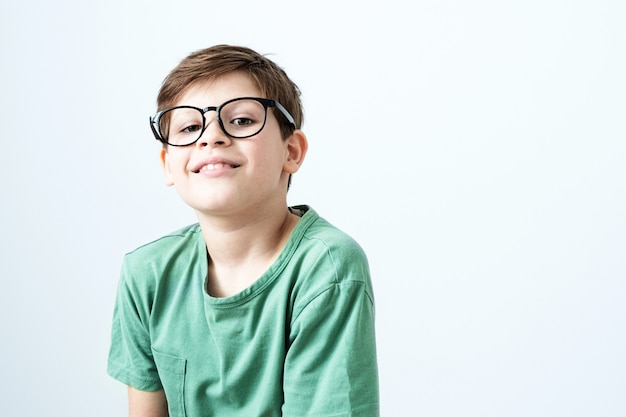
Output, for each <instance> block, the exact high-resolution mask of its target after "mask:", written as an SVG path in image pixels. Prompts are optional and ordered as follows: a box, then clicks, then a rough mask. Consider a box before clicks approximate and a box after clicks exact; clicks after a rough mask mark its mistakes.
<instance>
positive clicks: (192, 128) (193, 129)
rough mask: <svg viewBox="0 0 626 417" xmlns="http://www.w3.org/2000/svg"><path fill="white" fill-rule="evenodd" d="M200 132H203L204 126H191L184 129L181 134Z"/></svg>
mask: <svg viewBox="0 0 626 417" xmlns="http://www.w3.org/2000/svg"><path fill="white" fill-rule="evenodd" d="M199 130H202V126H200V125H189V126H187V127H184V128H183V129H181V133H192V132H197V131H199Z"/></svg>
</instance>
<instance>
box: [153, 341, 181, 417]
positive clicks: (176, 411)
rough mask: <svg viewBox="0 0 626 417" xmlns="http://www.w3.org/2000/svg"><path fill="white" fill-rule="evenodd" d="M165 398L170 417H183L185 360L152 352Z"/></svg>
mask: <svg viewBox="0 0 626 417" xmlns="http://www.w3.org/2000/svg"><path fill="white" fill-rule="evenodd" d="M152 354H153V357H154V362H155V363H156V367H157V371H158V372H159V378H160V379H161V384H162V385H163V389H164V390H165V396H166V398H167V408H168V409H169V412H170V417H185V416H186V413H185V374H186V371H187V360H186V359H183V358H179V357H177V356H172V355H166V354H164V353H160V352H157V351H155V350H154V349H153V350H152Z"/></svg>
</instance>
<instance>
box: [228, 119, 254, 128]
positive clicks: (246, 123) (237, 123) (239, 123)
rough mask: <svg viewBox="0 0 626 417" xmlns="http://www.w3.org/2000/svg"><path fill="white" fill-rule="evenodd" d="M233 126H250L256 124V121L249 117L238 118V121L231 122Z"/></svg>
mask: <svg viewBox="0 0 626 417" xmlns="http://www.w3.org/2000/svg"><path fill="white" fill-rule="evenodd" d="M230 123H231V124H234V125H235V126H250V125H251V124H253V123H254V120H252V119H248V118H247V117H238V118H236V119H233V120H231V122H230Z"/></svg>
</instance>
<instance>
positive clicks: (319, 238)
mask: <svg viewBox="0 0 626 417" xmlns="http://www.w3.org/2000/svg"><path fill="white" fill-rule="evenodd" d="M300 221H301V222H302V224H301V225H300V230H299V231H298V234H299V236H296V238H297V239H298V244H297V249H296V250H295V253H294V256H293V257H292V259H291V264H292V265H293V266H294V268H296V269H295V272H296V274H297V275H298V277H297V282H296V285H295V287H294V292H293V295H295V296H297V297H298V298H299V299H300V300H311V299H314V298H316V297H317V296H318V295H321V294H322V293H324V292H326V291H328V290H330V289H333V288H335V289H337V288H339V287H341V288H344V289H352V290H355V291H364V292H365V293H366V294H367V295H368V297H370V298H372V284H371V279H370V272H369V265H368V260H367V256H366V254H365V252H364V251H363V249H362V248H361V246H360V245H359V244H358V243H357V242H356V241H355V240H354V239H353V238H352V237H351V236H350V235H348V234H347V233H345V232H344V231H342V230H340V229H339V228H337V227H336V226H334V225H332V224H331V223H329V222H328V221H327V220H325V219H324V218H322V217H320V216H319V215H318V214H317V213H316V212H315V211H313V210H312V209H309V210H308V211H307V212H306V214H305V215H304V216H303V217H302V219H301V220H300Z"/></svg>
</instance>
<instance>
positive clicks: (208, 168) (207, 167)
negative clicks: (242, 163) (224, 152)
mask: <svg viewBox="0 0 626 417" xmlns="http://www.w3.org/2000/svg"><path fill="white" fill-rule="evenodd" d="M228 166H230V165H227V164H222V163H219V164H208V165H205V166H203V167H202V169H201V171H213V170H215V169H222V168H225V167H228Z"/></svg>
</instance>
